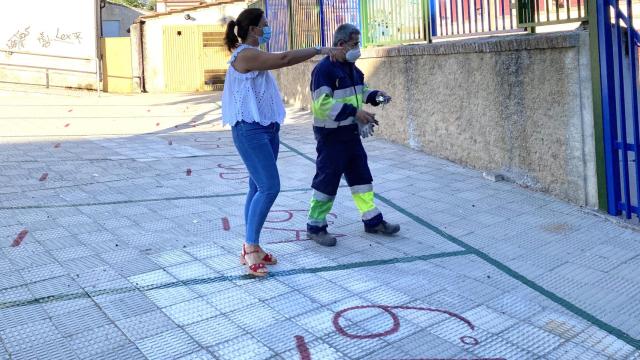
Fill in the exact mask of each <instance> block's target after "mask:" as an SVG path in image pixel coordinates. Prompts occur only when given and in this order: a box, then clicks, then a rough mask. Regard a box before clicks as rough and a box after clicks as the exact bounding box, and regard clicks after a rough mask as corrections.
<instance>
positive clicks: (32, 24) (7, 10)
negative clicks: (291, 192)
mask: <svg viewBox="0 0 640 360" xmlns="http://www.w3.org/2000/svg"><path fill="white" fill-rule="evenodd" d="M97 2H98V1H97V0H58V1H51V0H29V1H3V3H4V4H2V11H0V81H10V82H19V83H33V82H37V83H42V84H44V72H45V71H44V70H43V69H39V70H38V69H33V68H32V69H28V70H27V68H26V67H27V66H37V67H46V68H57V69H64V70H73V71H72V72H66V71H50V74H51V76H50V77H51V79H52V80H54V81H56V84H54V85H57V86H70V87H88V86H89V85H90V84H89V83H93V86H95V71H96V62H95V58H96V49H97V39H96V33H97V31H96V7H97V6H98V5H97ZM11 65H13V66H11ZM91 73H93V74H91Z"/></svg>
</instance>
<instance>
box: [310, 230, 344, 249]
mask: <svg viewBox="0 0 640 360" xmlns="http://www.w3.org/2000/svg"><path fill="white" fill-rule="evenodd" d="M307 237H308V238H309V239H311V240H313V241H315V242H316V243H318V244H319V245H322V246H336V243H337V242H338V241H337V240H336V237H335V236H333V235H331V234H329V233H328V232H326V231H321V232H319V233H317V234H314V233H311V232H308V233H307Z"/></svg>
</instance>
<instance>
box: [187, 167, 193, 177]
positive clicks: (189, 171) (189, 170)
mask: <svg viewBox="0 0 640 360" xmlns="http://www.w3.org/2000/svg"><path fill="white" fill-rule="evenodd" d="M191 172H192V171H191V168H189V169H187V176H191Z"/></svg>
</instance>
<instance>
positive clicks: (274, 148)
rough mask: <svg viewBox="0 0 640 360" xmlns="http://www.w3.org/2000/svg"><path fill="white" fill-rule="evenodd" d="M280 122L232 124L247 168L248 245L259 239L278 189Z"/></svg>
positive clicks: (238, 147) (235, 141)
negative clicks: (277, 163)
mask: <svg viewBox="0 0 640 360" xmlns="http://www.w3.org/2000/svg"><path fill="white" fill-rule="evenodd" d="M279 132H280V124H278V123H272V124H270V125H268V126H263V125H260V124H259V123H248V122H244V121H239V122H238V123H236V124H235V125H234V126H233V127H232V128H231V133H232V135H233V143H234V144H235V145H236V149H238V153H240V157H241V158H242V161H243V162H244V164H245V166H246V167H247V170H248V171H249V193H248V194H247V201H246V203H245V205H244V221H245V224H246V233H247V239H246V243H247V244H249V245H258V244H259V243H260V231H261V230H262V226H263V225H264V222H265V220H266V219H267V215H269V210H271V206H272V205H273V203H274V202H275V201H276V197H278V193H279V192H280V175H279V174H278V166H277V165H276V161H277V160H278V150H279V148H280V137H279V135H278V133H279Z"/></svg>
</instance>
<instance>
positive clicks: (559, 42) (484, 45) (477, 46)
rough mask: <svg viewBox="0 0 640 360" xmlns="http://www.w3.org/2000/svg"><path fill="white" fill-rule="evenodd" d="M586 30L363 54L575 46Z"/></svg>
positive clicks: (381, 49) (365, 52)
mask: <svg viewBox="0 0 640 360" xmlns="http://www.w3.org/2000/svg"><path fill="white" fill-rule="evenodd" d="M583 32H585V30H575V31H569V32H553V33H544V34H518V35H504V36H491V37H484V38H469V39H462V40H449V41H443V42H436V43H432V44H427V43H421V44H411V45H396V46H385V47H374V48H366V49H363V50H362V58H363V59H367V58H369V59H370V58H380V57H397V56H422V55H450V54H464V53H491V52H505V51H521V50H534V49H553V48H558V49H561V48H572V47H578V46H579V41H580V34H581V33H583Z"/></svg>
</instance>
